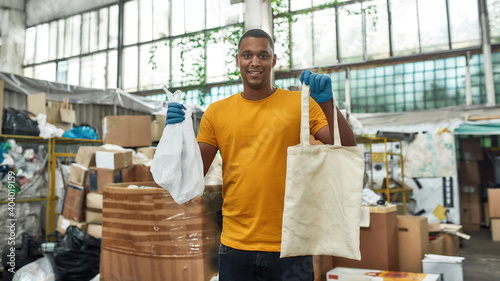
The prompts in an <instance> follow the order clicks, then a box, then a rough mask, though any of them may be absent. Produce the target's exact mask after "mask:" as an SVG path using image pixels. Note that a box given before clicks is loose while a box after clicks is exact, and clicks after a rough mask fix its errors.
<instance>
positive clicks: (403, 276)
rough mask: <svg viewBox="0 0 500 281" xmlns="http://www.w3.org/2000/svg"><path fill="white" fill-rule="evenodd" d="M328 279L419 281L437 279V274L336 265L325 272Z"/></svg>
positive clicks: (437, 280)
mask: <svg viewBox="0 0 500 281" xmlns="http://www.w3.org/2000/svg"><path fill="white" fill-rule="evenodd" d="M326 280H328V281H334V280H335V281H339V280H345V281H384V280H387V281H396V280H420V281H439V280H440V276H439V275H438V274H428V273H413V272H397V271H383V270H376V269H361V268H347V267H336V268H334V269H332V270H330V271H328V272H327V274H326Z"/></svg>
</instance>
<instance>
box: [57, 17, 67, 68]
mask: <svg viewBox="0 0 500 281" xmlns="http://www.w3.org/2000/svg"><path fill="white" fill-rule="evenodd" d="M65 26H66V24H65V21H64V19H62V20H58V21H57V37H58V39H57V58H59V59H60V58H63V57H64V42H65V40H66V39H65V38H64V30H65Z"/></svg>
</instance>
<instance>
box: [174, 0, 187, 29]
mask: <svg viewBox="0 0 500 281" xmlns="http://www.w3.org/2000/svg"><path fill="white" fill-rule="evenodd" d="M171 28H172V30H171V31H172V35H179V34H184V32H185V29H184V0H177V1H173V2H172V26H171Z"/></svg>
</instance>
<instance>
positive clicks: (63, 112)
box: [27, 93, 76, 131]
mask: <svg viewBox="0 0 500 281" xmlns="http://www.w3.org/2000/svg"><path fill="white" fill-rule="evenodd" d="M27 106H28V111H29V112H31V113H34V114H35V115H36V114H38V113H42V114H45V115H46V116H47V123H50V124H52V125H54V126H56V127H57V128H60V129H63V130H64V131H68V130H71V129H72V128H73V124H75V123H76V113H75V111H74V110H73V108H72V106H71V104H69V103H68V98H64V99H63V101H62V102H55V101H47V100H46V99H45V93H39V94H33V95H28V100H27Z"/></svg>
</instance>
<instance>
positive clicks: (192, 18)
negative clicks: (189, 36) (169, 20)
mask: <svg viewBox="0 0 500 281" xmlns="http://www.w3.org/2000/svg"><path fill="white" fill-rule="evenodd" d="M185 5H189V9H188V8H186V9H185V15H184V17H185V19H187V20H185V24H186V33H189V32H195V31H200V30H202V29H203V28H204V26H205V0H190V1H189V4H187V3H186V4H185ZM174 23H175V22H174Z"/></svg>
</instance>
